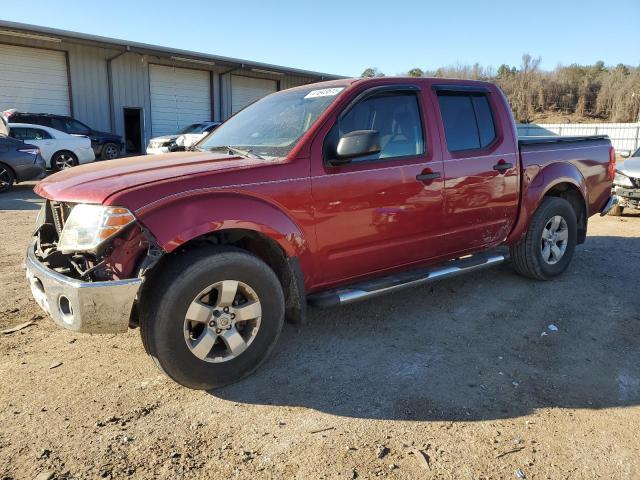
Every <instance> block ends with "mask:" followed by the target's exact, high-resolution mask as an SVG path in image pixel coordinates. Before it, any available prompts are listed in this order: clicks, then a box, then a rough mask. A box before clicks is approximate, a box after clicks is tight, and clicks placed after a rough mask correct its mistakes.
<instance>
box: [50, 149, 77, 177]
mask: <svg viewBox="0 0 640 480" xmlns="http://www.w3.org/2000/svg"><path fill="white" fill-rule="evenodd" d="M76 165H78V157H76V155H75V153H73V152H69V151H67V150H62V151H60V152H56V153H54V154H53V155H52V156H51V169H52V170H54V171H56V172H59V171H60V170H66V169H67V168H71V167H75V166H76Z"/></svg>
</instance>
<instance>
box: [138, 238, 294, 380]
mask: <svg viewBox="0 0 640 480" xmlns="http://www.w3.org/2000/svg"><path fill="white" fill-rule="evenodd" d="M156 268H157V269H158V270H157V271H155V272H153V271H152V273H151V274H150V275H149V277H148V278H147V279H146V281H145V283H144V285H143V287H142V290H141V293H140V302H139V308H138V310H139V312H140V333H141V335H142V341H143V343H144V347H145V349H146V350H147V352H148V353H149V354H150V355H151V357H152V358H153V359H154V361H155V363H156V365H158V367H160V369H161V370H162V371H163V372H164V373H166V374H167V375H168V376H169V377H171V378H172V379H173V380H175V381H176V382H178V383H180V384H181V385H184V386H186V387H189V388H196V389H202V390H210V389H212V388H216V387H222V386H224V385H228V384H230V383H233V382H237V381H238V380H240V379H241V378H244V377H246V376H247V375H249V374H250V373H252V372H253V371H254V370H255V369H256V368H258V367H259V366H260V364H261V363H262V362H263V361H264V360H265V359H266V358H267V356H268V355H269V353H270V352H271V351H272V350H273V347H274V345H275V343H276V341H277V340H278V336H279V335H280V331H281V330H282V325H283V323H284V294H283V291H282V285H281V284H280V281H279V280H278V277H277V276H276V274H275V273H274V271H273V270H272V269H271V268H270V267H269V266H268V265H267V264H266V263H265V262H263V261H262V260H261V259H259V258H258V257H256V256H255V255H252V254H251V253H249V252H246V251H243V250H241V249H239V248H235V247H227V246H225V247H222V246H218V247H201V248H198V249H194V250H190V251H186V252H182V253H179V254H176V255H172V256H171V257H167V258H166V260H165V262H164V263H163V264H162V265H160V266H158V267H156Z"/></svg>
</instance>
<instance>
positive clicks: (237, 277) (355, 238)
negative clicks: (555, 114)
mask: <svg viewBox="0 0 640 480" xmlns="http://www.w3.org/2000/svg"><path fill="white" fill-rule="evenodd" d="M614 173H615V151H614V149H613V147H612V146H611V142H610V141H609V139H608V137H606V136H589V137H555V136H554V137H531V138H528V139H519V138H518V137H517V131H516V128H515V123H514V121H513V116H512V115H511V111H510V108H509V104H508V103H507V99H506V97H505V96H504V95H503V93H502V92H501V91H500V89H499V88H498V87H497V86H496V85H494V84H491V83H487V82H475V81H469V80H447V79H443V78H434V79H429V78H372V79H344V80H336V81H331V82H325V83H321V84H315V85H304V86H301V87H296V88H292V89H289V90H283V91H280V92H277V93H273V94H271V95H268V96H266V97H264V98H262V99H261V100H258V101H257V102H255V103H253V104H251V105H250V106H248V107H247V108H245V109H244V110H242V111H241V112H239V113H237V114H236V115H234V116H233V117H232V118H231V119H229V120H227V121H226V122H225V123H224V124H223V125H222V126H221V127H220V128H218V129H217V130H216V131H214V132H213V133H211V134H210V135H209V136H207V137H206V138H205V139H204V140H202V141H201V142H199V143H198V144H197V145H196V146H195V149H194V151H191V152H182V153H170V154H167V155H157V156H155V157H153V158H149V157H137V158H136V157H134V158H130V159H127V162H113V163H112V164H111V165H87V166H86V167H84V168H82V170H81V172H80V173H78V174H76V173H75V172H74V171H73V169H72V170H70V171H65V172H61V173H57V174H55V175H52V176H50V177H48V178H47V179H45V180H44V181H42V182H40V183H39V184H38V186H37V187H36V189H35V191H36V193H37V194H38V195H40V196H42V197H44V198H45V199H46V201H45V202H44V205H43V209H42V211H41V213H40V215H39V216H38V222H39V224H38V226H37V228H36V231H35V232H34V238H32V240H31V243H30V245H29V247H28V250H27V258H26V260H25V264H26V270H27V277H28V278H29V280H30V283H31V290H32V292H33V296H34V298H35V300H36V301H37V302H38V304H39V305H40V306H41V307H42V308H43V309H44V310H45V311H46V312H47V313H48V314H49V315H51V316H52V317H53V319H54V321H55V322H56V323H57V324H58V325H60V326H61V327H64V328H67V329H70V330H73V331H76V332H86V333H117V332H126V331H127V329H128V328H129V327H130V326H132V327H137V326H139V327H140V332H141V335H142V340H143V344H144V347H145V349H146V351H147V352H148V353H149V354H150V355H151V356H152V357H153V359H154V361H155V363H156V364H157V365H158V366H159V367H160V368H161V369H162V370H163V371H164V372H165V373H166V374H167V375H168V376H169V377H171V378H172V379H174V380H175V381H177V382H179V383H181V384H182V385H185V386H188V387H191V388H199V389H207V390H208V389H211V388H215V387H220V386H223V385H226V384H229V383H232V382H235V381H238V380H239V379H241V378H243V377H245V376H246V375H248V374H250V373H251V372H253V371H255V370H256V368H258V366H259V365H260V364H261V363H262V362H263V361H264V359H265V358H266V357H267V356H268V354H269V353H270V352H271V351H272V350H273V347H274V345H275V343H276V341H277V339H278V336H279V335H280V331H281V329H282V326H283V322H284V320H285V318H287V319H288V320H290V321H292V322H300V321H303V319H304V316H305V311H306V306H307V303H311V304H313V305H316V306H319V307H329V306H337V305H342V304H348V303H351V302H355V301H359V300H368V299H371V298H373V297H376V296H378V295H382V294H385V293H391V292H396V291H397V290H399V289H401V288H406V287H411V286H415V285H422V284H426V283H429V282H433V281H435V280H438V279H442V278H448V277H452V276H455V275H458V274H461V273H469V272H474V271H478V270H481V269H484V268H487V267H490V266H492V265H497V264H499V263H501V262H504V261H505V260H507V258H508V255H507V253H506V248H499V247H509V252H510V256H511V259H512V264H513V267H514V268H515V270H516V272H518V273H519V274H521V275H523V276H526V277H529V278H532V279H536V280H551V279H553V278H555V277H557V276H558V275H560V274H562V273H563V272H564V271H565V270H566V269H567V267H568V266H569V264H570V262H571V260H572V258H573V254H574V251H575V249H576V247H577V245H579V244H581V243H583V242H585V241H586V240H587V227H588V219H589V217H591V216H593V215H596V214H598V213H600V214H606V213H607V212H608V211H609V209H610V208H611V206H612V205H613V204H614V203H615V199H614V198H613V197H611V186H612V180H613V176H614ZM458 180H460V181H458ZM581 257H582V259H584V258H585V257H586V254H583V255H581ZM476 278H481V277H476ZM493 287H494V285H492V277H491V275H488V276H486V277H485V288H486V291H487V295H488V296H489V297H491V298H493V297H495V296H496V295H497V296H498V297H499V296H500V292H499V291H495V288H493ZM557 288H562V284H559V285H558V286H557ZM425 293H426V291H424V290H423V291H417V292H415V293H414V295H415V296H416V297H421V296H424V295H425ZM402 298H403V299H407V298H410V297H409V296H403V297H402ZM462 300H464V299H462ZM462 300H461V301H462ZM332 315H335V316H338V317H340V316H342V317H345V318H344V321H349V319H348V315H349V311H343V312H337V311H336V313H332ZM386 320H387V322H391V323H393V321H394V318H393V314H390V315H389V316H388V318H387V319H386ZM391 323H389V325H391ZM390 328H393V327H390ZM109 341H111V340H109Z"/></svg>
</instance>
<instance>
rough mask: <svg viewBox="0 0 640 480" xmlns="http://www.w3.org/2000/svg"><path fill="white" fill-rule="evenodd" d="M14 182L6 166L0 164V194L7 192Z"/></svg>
mask: <svg viewBox="0 0 640 480" xmlns="http://www.w3.org/2000/svg"><path fill="white" fill-rule="evenodd" d="M15 182H16V177H15V175H14V174H13V171H12V170H11V168H9V167H8V166H6V165H4V164H2V163H0V193H3V192H8V191H9V190H11V187H13V184H14V183H15Z"/></svg>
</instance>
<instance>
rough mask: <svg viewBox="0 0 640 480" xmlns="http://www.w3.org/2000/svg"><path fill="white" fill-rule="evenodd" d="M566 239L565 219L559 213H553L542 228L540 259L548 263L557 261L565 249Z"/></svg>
mask: <svg viewBox="0 0 640 480" xmlns="http://www.w3.org/2000/svg"><path fill="white" fill-rule="evenodd" d="M568 241H569V227H568V226H567V221H566V220H565V219H564V218H563V217H561V216H560V215H555V216H554V217H553V218H551V219H549V221H548V222H547V224H546V225H545V226H544V228H543V229H542V241H541V242H540V253H542V260H544V261H545V263H547V264H549V265H555V264H556V263H558V262H559V261H560V260H562V257H563V256H564V254H565V252H566V251H567V244H568Z"/></svg>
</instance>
